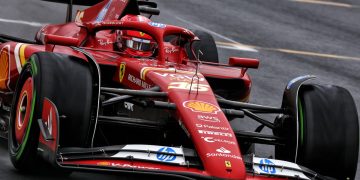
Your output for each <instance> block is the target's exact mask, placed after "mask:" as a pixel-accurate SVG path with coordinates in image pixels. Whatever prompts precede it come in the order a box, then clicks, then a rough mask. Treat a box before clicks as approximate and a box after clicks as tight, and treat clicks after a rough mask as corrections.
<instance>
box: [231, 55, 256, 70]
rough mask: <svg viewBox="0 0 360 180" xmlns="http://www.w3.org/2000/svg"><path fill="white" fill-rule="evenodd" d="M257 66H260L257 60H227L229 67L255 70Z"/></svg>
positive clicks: (232, 58)
mask: <svg viewBox="0 0 360 180" xmlns="http://www.w3.org/2000/svg"><path fill="white" fill-rule="evenodd" d="M259 64H260V62H259V60H258V59H251V58H239V57H230V58H229V65H230V66H235V67H243V68H254V69H257V68H258V67H259Z"/></svg>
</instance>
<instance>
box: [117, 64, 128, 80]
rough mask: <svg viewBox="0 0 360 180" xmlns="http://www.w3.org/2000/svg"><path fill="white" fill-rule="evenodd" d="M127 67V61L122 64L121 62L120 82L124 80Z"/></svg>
mask: <svg viewBox="0 0 360 180" xmlns="http://www.w3.org/2000/svg"><path fill="white" fill-rule="evenodd" d="M125 67H126V64H125V63H121V64H120V70H119V79H120V82H122V80H123V79H124V75H125Z"/></svg>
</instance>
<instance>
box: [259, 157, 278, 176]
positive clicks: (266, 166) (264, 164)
mask: <svg viewBox="0 0 360 180" xmlns="http://www.w3.org/2000/svg"><path fill="white" fill-rule="evenodd" d="M274 165H275V164H274V163H273V162H271V161H270V160H269V159H262V160H260V165H259V168H260V169H261V170H262V171H264V172H265V173H270V174H275V173H276V169H275V167H274Z"/></svg>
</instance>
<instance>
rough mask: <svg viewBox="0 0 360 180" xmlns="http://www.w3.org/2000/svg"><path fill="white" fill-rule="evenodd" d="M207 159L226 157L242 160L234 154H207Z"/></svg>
mask: <svg viewBox="0 0 360 180" xmlns="http://www.w3.org/2000/svg"><path fill="white" fill-rule="evenodd" d="M206 157H207V158H209V157H224V158H232V159H240V160H241V159H242V158H241V157H240V156H236V155H233V154H224V153H206Z"/></svg>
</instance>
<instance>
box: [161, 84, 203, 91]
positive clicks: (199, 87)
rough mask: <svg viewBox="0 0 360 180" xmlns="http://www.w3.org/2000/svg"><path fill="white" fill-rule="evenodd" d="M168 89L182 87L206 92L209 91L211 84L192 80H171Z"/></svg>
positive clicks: (182, 88)
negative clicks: (192, 81)
mask: <svg viewBox="0 0 360 180" xmlns="http://www.w3.org/2000/svg"><path fill="white" fill-rule="evenodd" d="M168 89H181V90H187V91H190V90H191V91H199V92H206V91H209V89H210V86H209V85H207V84H197V83H191V82H171V83H170V84H169V86H168Z"/></svg>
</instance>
